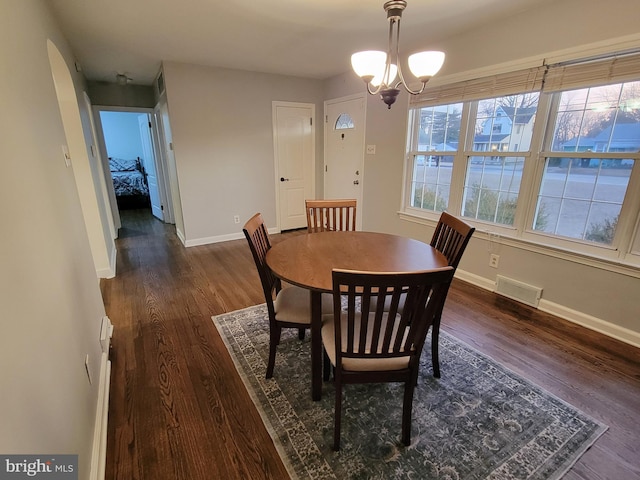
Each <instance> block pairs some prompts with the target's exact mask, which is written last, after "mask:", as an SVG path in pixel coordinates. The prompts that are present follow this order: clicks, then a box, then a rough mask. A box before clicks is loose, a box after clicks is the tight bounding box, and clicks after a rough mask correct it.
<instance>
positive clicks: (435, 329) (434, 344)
mask: <svg viewBox="0 0 640 480" xmlns="http://www.w3.org/2000/svg"><path fill="white" fill-rule="evenodd" d="M439 339H440V318H439V317H438V319H437V320H436V321H435V322H433V326H432V327H431V367H432V368H433V376H434V377H435V378H440V357H439V356H438V344H439V343H440V341H439Z"/></svg>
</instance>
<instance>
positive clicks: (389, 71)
mask: <svg viewBox="0 0 640 480" xmlns="http://www.w3.org/2000/svg"><path fill="white" fill-rule="evenodd" d="M406 7H407V2H406V0H389V1H387V2H386V3H385V4H384V5H383V8H384V11H385V12H387V20H388V21H389V48H388V49H387V52H382V51H379V50H366V51H363V52H357V53H354V54H353V55H351V66H352V67H353V70H354V71H355V72H356V74H357V75H358V76H359V77H360V78H362V79H363V80H364V81H365V83H366V84H367V91H368V92H369V93H370V94H371V95H377V94H380V98H382V101H383V102H384V103H386V104H387V106H388V107H389V108H391V105H392V104H393V103H394V102H395V101H396V98H397V97H398V94H399V93H400V89H399V87H400V85H402V86H403V87H404V89H405V90H406V91H407V92H408V93H410V94H411V95H418V94H420V93H422V92H423V91H424V87H425V86H426V84H427V82H428V81H429V79H430V78H431V77H433V76H434V75H435V74H436V73H438V71H439V70H440V68H442V64H443V63H444V57H445V55H444V53H443V52H438V51H426V52H418V53H414V54H413V55H411V56H409V58H408V64H409V70H411V73H413V75H414V76H415V77H416V78H417V79H418V80H419V81H420V83H421V84H422V86H421V87H420V89H419V90H412V89H411V88H410V87H409V85H408V83H407V81H406V80H405V78H404V76H403V74H402V68H401V66H400V65H401V64H400V59H399V53H398V52H399V50H400V48H399V45H400V20H401V18H402V12H403V11H404V9H405V8H406ZM394 33H395V35H394ZM396 75H397V76H398V77H399V80H398V81H397V82H396Z"/></svg>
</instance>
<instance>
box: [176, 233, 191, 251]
mask: <svg viewBox="0 0 640 480" xmlns="http://www.w3.org/2000/svg"><path fill="white" fill-rule="evenodd" d="M176 235H177V236H178V238H179V239H180V241H181V242H182V245H184V246H185V247H188V246H189V245H187V241H186V239H185V238H184V233H182V230H180V229H178V228H176Z"/></svg>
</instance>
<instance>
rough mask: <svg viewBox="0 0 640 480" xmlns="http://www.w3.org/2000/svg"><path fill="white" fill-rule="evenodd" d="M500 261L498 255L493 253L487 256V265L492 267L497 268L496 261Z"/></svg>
mask: <svg viewBox="0 0 640 480" xmlns="http://www.w3.org/2000/svg"><path fill="white" fill-rule="evenodd" d="M499 262H500V255H496V254H495V253H493V254H491V255H490V256H489V266H490V267H493V268H498V263H499Z"/></svg>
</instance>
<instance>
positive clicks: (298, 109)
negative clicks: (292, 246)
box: [273, 102, 315, 230]
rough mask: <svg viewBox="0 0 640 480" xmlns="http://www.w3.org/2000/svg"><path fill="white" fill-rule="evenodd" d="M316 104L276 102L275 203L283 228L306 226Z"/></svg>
mask: <svg viewBox="0 0 640 480" xmlns="http://www.w3.org/2000/svg"><path fill="white" fill-rule="evenodd" d="M314 115H315V106H314V105H313V104H308V103H290V102H273V145H274V156H275V172H276V203H277V215H278V225H279V227H280V230H292V229H296V228H304V227H306V226H307V216H306V212H305V207H304V201H305V199H307V198H313V194H314V188H313V180H314V176H313V169H314V164H315V135H314V130H313V117H314Z"/></svg>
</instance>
